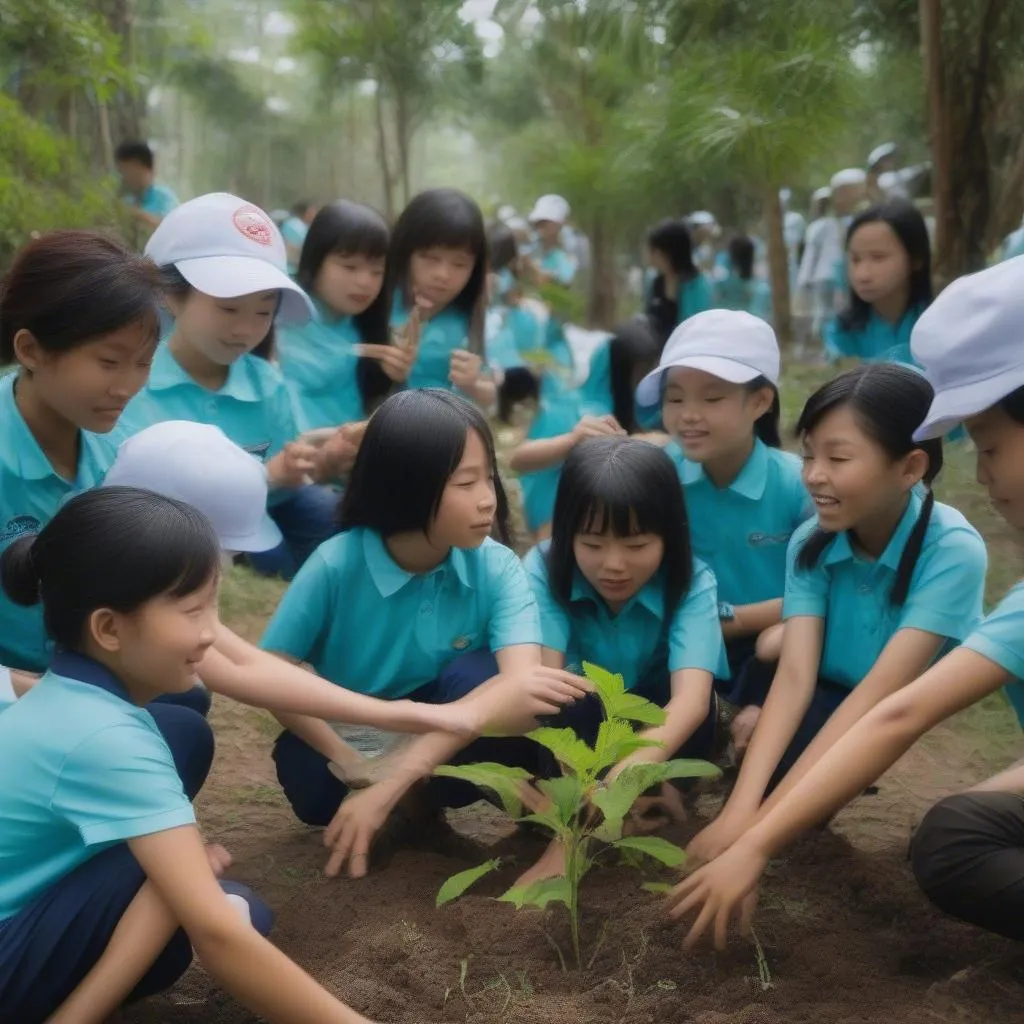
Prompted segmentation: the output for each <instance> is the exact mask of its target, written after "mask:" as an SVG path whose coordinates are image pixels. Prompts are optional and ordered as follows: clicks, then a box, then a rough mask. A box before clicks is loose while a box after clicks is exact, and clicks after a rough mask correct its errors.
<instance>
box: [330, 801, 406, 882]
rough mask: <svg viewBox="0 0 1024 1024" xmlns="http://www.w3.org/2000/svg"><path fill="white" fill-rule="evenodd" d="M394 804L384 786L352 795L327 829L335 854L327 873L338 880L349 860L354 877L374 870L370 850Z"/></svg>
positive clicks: (332, 850) (331, 848) (360, 876)
mask: <svg viewBox="0 0 1024 1024" xmlns="http://www.w3.org/2000/svg"><path fill="white" fill-rule="evenodd" d="M392 806H393V804H392V801H391V800H390V799H389V798H388V796H387V795H386V794H383V793H381V792H380V784H378V785H375V786H370V788H369V789H362V790H359V791H358V792H355V793H350V794H349V795H348V796H347V797H345V799H344V800H343V801H342V804H341V806H340V807H339V808H338V813H337V814H335V816H334V818H333V819H332V821H331V823H330V825H328V826H327V828H326V829H325V830H324V846H326V847H327V848H328V849H330V851H331V855H330V857H329V858H328V860H327V867H326V868H325V869H324V874H325V875H326V876H327V877H328V878H337V876H338V875H340V874H341V871H342V868H344V866H345V862H346V861H348V874H349V877H350V878H363V877H364V876H365V875H366V872H367V871H368V870H369V867H370V847H371V846H372V845H373V840H374V837H375V836H376V835H377V833H378V832H379V831H380V830H381V828H383V826H384V823H385V822H386V821H387V820H388V815H389V814H390V813H391V809H392Z"/></svg>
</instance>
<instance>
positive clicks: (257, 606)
mask: <svg viewBox="0 0 1024 1024" xmlns="http://www.w3.org/2000/svg"><path fill="white" fill-rule="evenodd" d="M286 586H287V584H286V583H285V582H284V580H280V579H268V578H267V577H265V576H258V575H257V574H256V573H254V572H253V571H252V570H251V569H248V568H246V567H245V566H240V565H233V566H232V567H231V568H230V569H229V570H228V571H227V572H226V573H225V574H224V578H223V580H222V581H221V587H220V614H221V618H222V619H223V620H224V622H225V624H226V625H227V626H228V627H229V628H231V629H239V630H240V631H241V630H242V629H243V628H244V627H247V626H251V624H252V623H253V622H254V621H258V622H260V623H265V622H266V621H267V619H269V618H270V616H271V615H272V614H273V611H274V609H275V608H276V607H277V602H278V601H280V600H281V595H282V594H283V593H284V591H285V588H286Z"/></svg>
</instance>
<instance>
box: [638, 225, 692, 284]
mask: <svg viewBox="0 0 1024 1024" xmlns="http://www.w3.org/2000/svg"><path fill="white" fill-rule="evenodd" d="M647 248H648V249H657V250H658V252H663V253H664V254H665V255H666V256H667V257H668V262H669V266H670V267H671V268H672V270H673V272H674V273H675V274H677V275H678V276H679V278H680V280H682V281H689V280H690V279H691V278H694V277H696V276H697V274H698V273H699V271H698V270H697V265H696V264H695V263H694V262H693V238H692V236H691V235H690V229H689V228H688V227H687V226H686V221H684V220H681V219H680V218H678V217H675V218H673V217H670V218H668V219H666V220H663V221H659V222H658V223H657V224H655V225H654V227H653V228H651V229H650V231H648V232H647Z"/></svg>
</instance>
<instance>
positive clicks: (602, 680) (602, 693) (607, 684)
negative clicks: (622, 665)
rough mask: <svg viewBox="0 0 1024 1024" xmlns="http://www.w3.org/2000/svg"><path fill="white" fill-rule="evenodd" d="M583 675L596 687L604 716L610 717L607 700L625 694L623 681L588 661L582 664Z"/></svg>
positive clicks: (624, 682) (618, 676) (620, 677)
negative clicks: (603, 709)
mask: <svg viewBox="0 0 1024 1024" xmlns="http://www.w3.org/2000/svg"><path fill="white" fill-rule="evenodd" d="M583 674H584V675H585V676H586V677H587V678H588V679H589V680H590V681H591V682H592V683H593V684H594V686H595V687H597V695H598V697H600V698H601V703H602V704H603V705H604V708H605V714H606V715H609V716H610V712H609V711H608V700H609V699H612V698H614V697H616V696H622V694H624V693H625V692H626V681H625V679H623V678H622V676H620V675H613V674H612V673H611V672H609V671H608V670H607V669H603V668H601V666H600V665H592V664H591V663H590V662H589V661H585V662H583Z"/></svg>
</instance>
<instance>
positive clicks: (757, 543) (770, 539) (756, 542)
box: [747, 530, 793, 548]
mask: <svg viewBox="0 0 1024 1024" xmlns="http://www.w3.org/2000/svg"><path fill="white" fill-rule="evenodd" d="M792 536H793V531H792V530H790V532H789V533H752V534H750V535H749V536H748V537H747V543H748V544H749V545H750V546H751V547H753V548H767V547H770V546H771V545H773V544H788V543H789V538H790V537H792Z"/></svg>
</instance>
